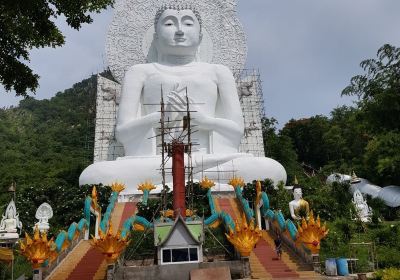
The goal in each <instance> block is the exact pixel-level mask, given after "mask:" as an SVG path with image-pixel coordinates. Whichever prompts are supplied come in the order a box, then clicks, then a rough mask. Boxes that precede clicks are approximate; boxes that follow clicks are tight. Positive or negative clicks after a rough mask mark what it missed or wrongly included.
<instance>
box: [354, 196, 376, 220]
mask: <svg viewBox="0 0 400 280" xmlns="http://www.w3.org/2000/svg"><path fill="white" fill-rule="evenodd" d="M353 204H354V206H355V208H356V211H357V216H358V218H359V219H360V220H361V221H362V222H364V223H367V222H371V215H372V209H371V207H369V206H368V204H367V202H366V201H365V199H364V197H363V195H362V193H361V192H360V191H359V190H356V191H355V192H354V194H353Z"/></svg>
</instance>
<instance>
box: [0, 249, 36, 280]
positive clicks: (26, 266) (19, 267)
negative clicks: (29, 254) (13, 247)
mask: <svg viewBox="0 0 400 280" xmlns="http://www.w3.org/2000/svg"><path fill="white" fill-rule="evenodd" d="M11 268H12V267H11V265H8V264H4V263H2V262H0V279H2V280H3V279H11ZM23 274H24V275H25V277H27V278H26V279H32V278H31V277H32V266H31V265H30V263H28V262H27V260H26V258H25V257H23V256H21V255H19V254H18V253H16V252H15V251H14V279H16V278H17V277H19V276H21V275H23Z"/></svg>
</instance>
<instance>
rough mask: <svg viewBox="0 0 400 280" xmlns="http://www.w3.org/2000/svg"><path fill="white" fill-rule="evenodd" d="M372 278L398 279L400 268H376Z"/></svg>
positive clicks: (379, 279) (399, 277)
mask: <svg viewBox="0 0 400 280" xmlns="http://www.w3.org/2000/svg"><path fill="white" fill-rule="evenodd" d="M373 279H374V280H398V279H400V269H399V268H394V267H391V268H386V269H383V270H378V271H377V272H375V273H374V278H373Z"/></svg>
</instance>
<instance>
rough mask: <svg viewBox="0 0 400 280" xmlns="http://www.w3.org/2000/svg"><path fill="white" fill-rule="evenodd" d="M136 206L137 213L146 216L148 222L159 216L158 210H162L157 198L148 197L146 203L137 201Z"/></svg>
mask: <svg viewBox="0 0 400 280" xmlns="http://www.w3.org/2000/svg"><path fill="white" fill-rule="evenodd" d="M136 207H137V209H138V213H137V215H138V216H141V217H143V218H146V219H147V220H148V221H149V222H152V221H153V220H154V219H155V218H158V217H160V211H162V210H163V209H162V207H161V201H160V200H159V199H149V200H148V201H147V205H144V204H143V203H142V202H139V203H137V205H136Z"/></svg>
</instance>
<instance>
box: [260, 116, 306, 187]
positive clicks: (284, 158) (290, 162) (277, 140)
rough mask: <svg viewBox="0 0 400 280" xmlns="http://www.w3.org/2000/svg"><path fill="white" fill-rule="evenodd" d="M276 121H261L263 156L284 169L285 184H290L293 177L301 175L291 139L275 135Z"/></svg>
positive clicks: (272, 119) (266, 119)
mask: <svg viewBox="0 0 400 280" xmlns="http://www.w3.org/2000/svg"><path fill="white" fill-rule="evenodd" d="M276 124H277V121H276V120H275V119H274V118H270V119H269V118H263V119H262V131H263V140H264V150H265V156H267V157H270V158H273V159H275V160H277V161H278V162H279V163H280V164H282V165H283V167H285V169H286V173H287V175H288V180H287V182H292V181H293V180H294V176H296V175H299V174H300V173H302V170H301V166H300V165H299V163H298V162H297V154H296V152H295V150H294V148H293V144H292V141H291V139H290V138H289V137H288V136H286V135H282V134H281V133H276V127H275V126H276Z"/></svg>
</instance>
